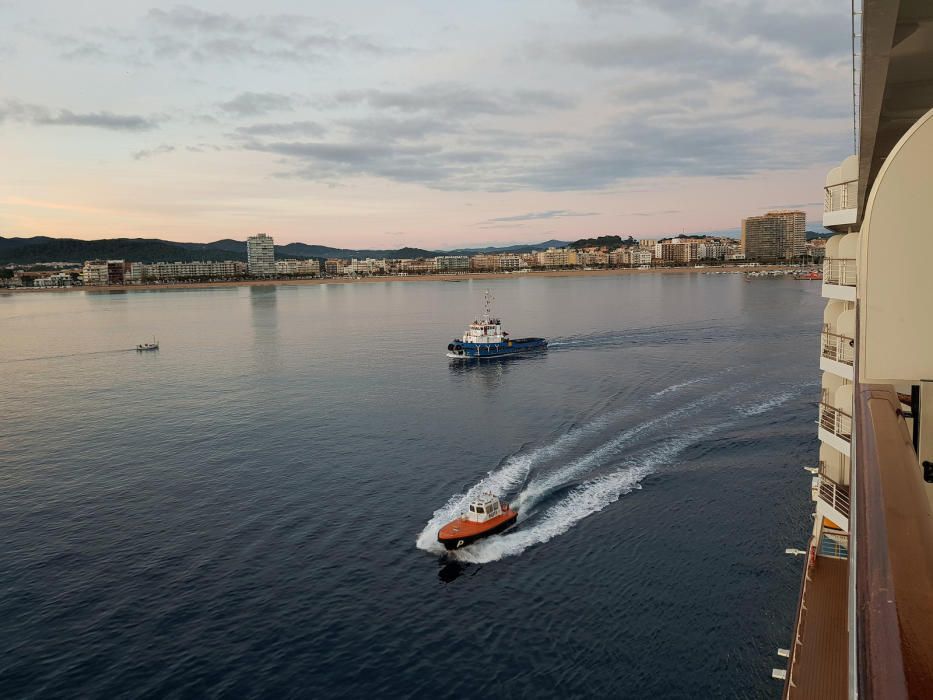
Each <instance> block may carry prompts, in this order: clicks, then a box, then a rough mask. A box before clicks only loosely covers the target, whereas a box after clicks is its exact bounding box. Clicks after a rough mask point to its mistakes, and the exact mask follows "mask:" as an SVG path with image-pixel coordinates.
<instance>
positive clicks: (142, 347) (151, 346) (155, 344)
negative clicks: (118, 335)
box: [136, 338, 159, 352]
mask: <svg viewBox="0 0 933 700" xmlns="http://www.w3.org/2000/svg"><path fill="white" fill-rule="evenodd" d="M158 349H159V341H158V340H156V339H155V338H153V339H152V342H151V343H140V344H139V345H137V346H136V352H145V351H146V350H158Z"/></svg>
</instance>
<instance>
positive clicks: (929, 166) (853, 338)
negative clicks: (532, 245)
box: [773, 0, 933, 700]
mask: <svg viewBox="0 0 933 700" xmlns="http://www.w3.org/2000/svg"><path fill="white" fill-rule="evenodd" d="M855 16H858V13H856V15H855ZM861 20H862V21H861V23H860V24H861V36H858V33H857V24H858V23H857V22H855V21H853V37H854V39H853V49H854V51H855V55H856V56H858V57H859V58H860V63H859V64H856V61H853V66H854V68H858V67H860V84H859V88H860V89H859V91H858V93H857V94H859V95H860V112H858V117H857V121H856V124H857V125H858V131H857V134H858V138H857V143H858V153H857V154H855V155H852V156H850V157H848V158H846V159H845V160H844V161H842V162H841V163H840V164H839V166H838V167H835V168H833V169H832V170H831V171H830V172H829V174H828V175H827V178H826V187H825V193H824V194H825V206H824V216H823V225H824V226H825V227H827V228H830V229H832V230H833V231H835V232H836V235H835V236H833V237H832V238H831V239H830V240H829V241H828V242H827V245H826V259H825V262H824V269H823V286H822V294H823V297H824V298H825V299H826V305H825V309H824V312H823V319H822V322H823V323H822V332H821V334H820V339H819V346H818V347H819V364H820V369H821V370H822V386H821V391H820V397H819V408H818V415H817V433H818V435H819V440H820V449H819V459H818V462H817V464H815V465H810V471H811V473H812V486H811V494H812V498H813V500H814V502H815V509H814V514H813V524H812V531H811V536H810V539H809V542H808V543H807V544H806V546H799V545H798V546H797V547H790V548H789V549H788V553H791V554H796V553H799V554H804V555H805V557H806V562H805V564H804V571H803V577H802V582H801V589H800V599H799V605H798V609H797V613H796V618H795V623H794V625H795V627H794V631H793V634H792V635H789V638H790V644H789V645H788V648H787V649H784V650H781V655H782V656H786V657H788V661H787V668H786V669H784V668H776V669H774V672H773V675H774V676H775V677H777V678H784V679H785V685H784V697H785V698H819V699H820V700H827V699H832V698H846V697H849V698H857V697H858V698H879V699H881V698H883V699H885V700H888V699H897V700H899V699H901V698H933V515H931V512H933V508H931V504H933V274H931V273H930V261H933V109H931V107H933V3H931V2H920V1H918V0H915V1H907V0H902V1H900V2H898V0H877V1H873V0H865V3H864V12H863V14H862V15H861ZM840 29H841V30H842V28H840ZM857 39H860V40H861V41H860V43H861V46H860V49H859V48H857V47H856V44H857Z"/></svg>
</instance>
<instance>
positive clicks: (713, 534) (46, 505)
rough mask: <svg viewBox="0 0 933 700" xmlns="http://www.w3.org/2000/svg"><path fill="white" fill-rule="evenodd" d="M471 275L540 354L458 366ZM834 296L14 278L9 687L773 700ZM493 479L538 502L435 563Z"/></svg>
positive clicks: (5, 524) (5, 343)
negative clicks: (17, 282) (455, 351)
mask: <svg viewBox="0 0 933 700" xmlns="http://www.w3.org/2000/svg"><path fill="white" fill-rule="evenodd" d="M485 287H489V288H491V289H492V292H493V294H494V295H495V298H496V302H495V310H496V311H497V313H498V314H499V315H500V316H501V317H502V319H503V322H504V325H505V327H506V329H507V330H510V331H511V332H512V334H513V335H515V336H522V335H543V336H546V337H548V338H549V339H550V340H551V348H550V349H549V350H548V351H547V352H546V353H544V354H541V355H536V356H528V357H522V358H513V359H510V360H501V361H489V362H485V361H484V362H483V363H482V364H476V363H462V362H457V361H451V360H448V359H447V358H446V357H445V352H446V346H447V343H448V342H450V339H451V338H453V337H454V336H455V335H459V334H461V333H462V332H463V329H464V326H465V325H466V324H467V323H468V322H469V321H470V320H472V318H473V317H474V316H475V315H476V313H477V312H479V311H480V310H481V308H482V290H483V288H485ZM821 306H822V304H821V299H820V297H819V285H818V283H813V282H794V281H791V280H768V279H761V280H752V281H750V282H746V281H744V279H743V278H742V277H741V276H739V275H723V276H711V275H710V276H706V275H699V274H689V275H668V276H661V275H628V276H626V275H620V276H607V277H587V278H547V279H546V278H537V279H535V278H521V279H508V280H494V281H464V282H457V283H451V282H410V283H387V284H355V285H322V286H288V285H283V286H278V287H252V288H246V287H244V288H230V289H208V290H177V291H156V292H134V293H80V292H76V293H59V294H56V293H51V294H45V293H40V294H34V295H30V294H14V295H10V294H7V295H0V390H2V393H0V696H2V697H4V698H19V697H35V698H56V697H98V698H114V697H153V698H154V697H178V698H212V697H224V698H241V697H269V698H320V697H346V698H366V697H456V698H465V697H481V698H492V697H515V698H541V697H587V696H590V697H620V698H621V697H625V698H711V697H749V698H752V697H754V698H758V697H763V698H776V697H779V695H780V690H781V686H780V683H778V682H777V681H773V680H771V679H770V669H771V668H772V667H783V665H784V661H785V660H783V659H780V658H779V657H777V656H776V654H775V652H776V649H777V647H779V646H783V647H786V646H788V643H789V641H790V635H791V622H792V617H793V614H794V610H795V604H796V595H797V589H798V585H799V580H800V579H799V577H800V566H801V562H800V560H799V559H794V558H792V557H788V556H786V555H784V554H783V551H784V548H785V547H788V546H800V545H802V544H803V543H804V542H805V538H806V534H807V530H808V522H809V521H808V518H807V513H808V512H809V511H810V504H809V503H808V500H807V499H808V481H809V478H810V477H809V475H808V474H807V473H806V472H805V471H804V470H803V469H802V468H801V467H802V466H804V465H808V464H813V463H814V461H815V460H816V455H817V440H816V431H815V429H814V425H813V422H814V419H815V416H816V408H815V407H816V401H817V399H818V363H817V361H816V357H817V352H818V345H819V342H818V335H817V334H818V330H819V322H820V318H821V313H820V308H821ZM153 335H156V336H157V337H158V338H159V340H160V342H161V344H162V349H161V350H160V351H158V352H152V353H139V354H137V353H136V352H134V351H129V350H127V348H131V347H133V346H134V345H135V344H136V343H138V342H143V341H145V340H148V339H150V338H151V337H152V336H153ZM487 488H488V489H492V490H495V491H497V492H499V493H500V494H501V495H503V496H505V497H506V498H507V499H508V500H509V501H511V502H513V503H517V505H518V507H519V509H520V513H521V515H520V518H519V524H518V525H517V527H515V528H514V529H513V530H511V531H509V532H508V533H506V534H504V535H502V536H499V537H496V538H491V539H488V540H485V541H483V542H481V543H479V544H477V545H475V546H473V547H471V548H469V549H467V550H465V551H463V552H462V553H460V554H459V555H458V558H457V559H452V558H445V557H444V556H442V553H441V551H439V550H438V547H437V546H436V543H434V541H433V540H434V536H435V533H436V529H437V528H438V527H439V525H440V524H442V523H443V522H445V521H446V520H448V519H450V518H452V517H453V516H454V515H456V514H457V513H458V512H459V511H460V509H461V507H462V505H463V503H464V500H465V494H467V493H469V492H470V491H471V490H474V491H475V490H484V489H487Z"/></svg>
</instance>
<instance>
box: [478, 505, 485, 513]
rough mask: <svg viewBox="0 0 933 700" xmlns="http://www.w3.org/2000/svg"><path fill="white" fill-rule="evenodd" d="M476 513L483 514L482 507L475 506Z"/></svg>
mask: <svg viewBox="0 0 933 700" xmlns="http://www.w3.org/2000/svg"><path fill="white" fill-rule="evenodd" d="M476 512H477V513H483V512H485V511H483V507H482V506H477V507H476Z"/></svg>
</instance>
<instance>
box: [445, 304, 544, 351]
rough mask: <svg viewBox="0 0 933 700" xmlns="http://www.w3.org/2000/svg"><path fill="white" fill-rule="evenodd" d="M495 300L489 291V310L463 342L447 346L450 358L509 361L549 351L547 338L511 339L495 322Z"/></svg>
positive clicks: (458, 339)
mask: <svg viewBox="0 0 933 700" xmlns="http://www.w3.org/2000/svg"><path fill="white" fill-rule="evenodd" d="M490 305H491V298H490V296H489V290H488V289H487V290H486V310H485V313H483V316H482V318H480V319H479V320H477V321H473V323H471V324H470V327H469V328H467V330H466V333H464V334H463V337H462V338H454V340H453V342H451V343H448V345H447V357H452V358H455V359H466V358H488V357H505V356H507V355H515V354H518V353H520V352H528V351H529V350H543V349H544V348H546V347H547V341H546V340H545V339H544V338H514V339H513V338H510V337H509V334H508V333H507V332H505V331H503V330H502V322H501V321H500V320H499V319H498V318H493V315H492V311H491V310H490Z"/></svg>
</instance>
